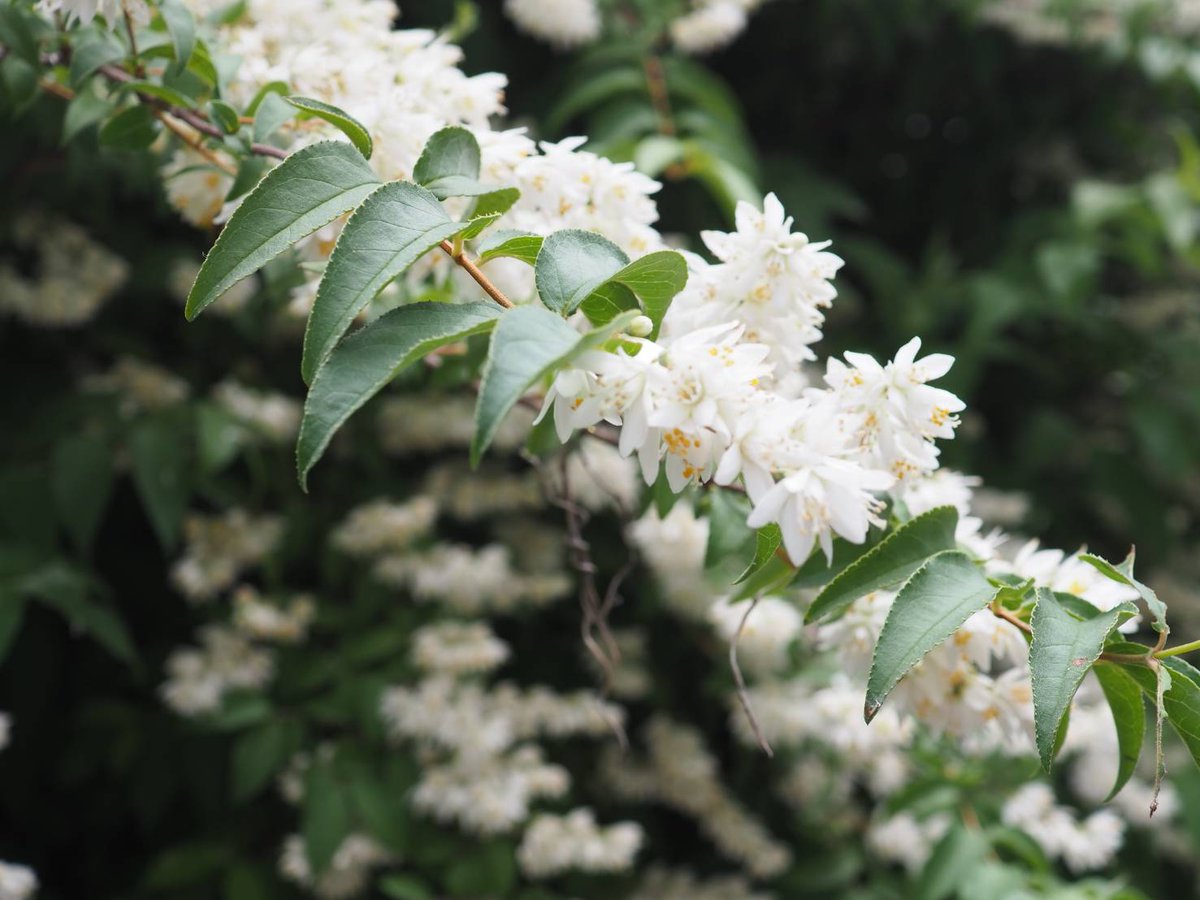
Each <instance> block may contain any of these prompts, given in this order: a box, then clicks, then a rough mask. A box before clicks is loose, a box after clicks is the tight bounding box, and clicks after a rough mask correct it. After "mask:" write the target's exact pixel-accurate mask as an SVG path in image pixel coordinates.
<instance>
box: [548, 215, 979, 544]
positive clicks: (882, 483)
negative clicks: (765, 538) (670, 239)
mask: <svg viewBox="0 0 1200 900" xmlns="http://www.w3.org/2000/svg"><path fill="white" fill-rule="evenodd" d="M791 224H792V223H791V219H789V218H787V217H786V216H785V214H784V211H783V208H782V206H781V205H780V204H779V202H778V200H777V199H776V198H775V197H774V196H768V197H767V198H766V201H765V202H764V211H763V212H761V213H760V212H758V211H756V210H754V209H753V207H751V206H750V205H749V204H747V203H742V204H740V205H739V207H738V213H737V226H738V227H737V231H736V232H733V233H730V234H717V233H708V234H706V235H705V241H706V243H707V244H708V245H709V247H710V249H712V250H713V252H714V253H715V254H716V255H717V257H718V258H719V259H721V260H722V261H721V262H719V263H716V264H712V265H709V264H707V263H704V262H703V261H702V260H699V259H693V260H692V262H691V271H692V276H691V281H690V286H689V287H688V288H687V289H686V290H685V291H684V293H683V294H681V295H680V296H679V297H678V298H677V300H676V302H675V304H673V305H672V307H671V309H670V311H669V312H668V314H667V317H666V320H665V321H664V323H663V329H662V336H661V337H660V339H659V340H658V341H650V340H647V339H639V338H629V339H628V341H627V342H626V343H625V346H624V347H622V348H620V349H619V350H618V351H617V352H615V353H605V352H592V353H587V354H584V355H583V356H581V357H580V358H579V359H578V361H577V363H576V366H575V367H574V368H571V369H567V370H564V371H562V372H560V373H559V374H558V375H557V377H556V378H555V381H554V384H553V386H552V387H551V390H550V392H549V393H548V395H547V397H546V405H545V407H544V412H546V413H552V414H553V417H554V424H555V427H556V429H557V431H558V434H559V437H560V438H561V439H563V440H566V439H567V438H568V437H569V436H570V435H571V434H572V433H573V432H574V431H576V430H579V429H588V428H591V427H593V426H595V425H596V424H598V423H600V422H608V423H610V424H613V425H619V426H621V432H620V443H619V448H620V451H621V453H622V454H624V455H627V456H630V455H636V457H637V459H638V461H639V463H640V466H641V470H642V475H643V477H644V478H645V480H646V481H647V483H653V482H654V481H655V480H656V479H657V477H658V475H659V471H660V466H661V467H662V471H663V472H664V474H665V476H666V478H667V481H668V483H669V484H670V486H671V488H672V489H673V490H676V491H679V490H681V489H682V488H683V487H684V486H686V485H688V484H691V483H697V482H699V483H703V482H707V481H714V482H716V483H717V484H720V485H732V484H734V483H735V482H737V481H739V480H740V481H741V482H742V483H744V485H745V488H746V491H747V493H748V494H749V496H750V499H751V501H752V502H753V504H754V509H753V512H752V513H751V515H750V517H749V519H748V520H747V521H748V524H749V525H750V526H752V527H755V528H760V527H762V526H764V525H767V524H771V523H776V524H778V525H779V526H780V529H781V531H782V534H783V542H784V546H785V547H786V549H787V552H788V555H789V556H791V558H792V560H793V561H794V562H795V563H796V564H800V563H802V562H803V561H804V560H806V559H807V558H808V556H809V554H810V553H811V552H812V550H813V548H814V547H815V546H818V545H819V546H820V548H821V550H822V551H823V552H824V554H825V555H826V557H831V555H832V552H833V549H832V546H833V538H834V536H839V537H842V538H844V539H845V540H848V541H850V542H852V543H862V542H863V540H864V539H865V538H866V535H867V531H868V529H869V528H870V526H872V525H877V524H881V520H880V518H879V512H880V511H881V509H882V506H883V505H882V502H881V500H880V498H879V494H880V493H881V492H883V491H886V490H888V489H889V488H893V489H895V490H897V491H899V490H902V489H903V486H904V485H905V484H907V483H908V482H911V481H914V480H917V479H918V478H919V477H920V476H922V475H927V474H929V473H931V472H933V471H934V470H935V469H936V468H937V466H938V450H937V447H936V446H935V443H934V442H935V441H936V440H937V439H945V438H950V437H953V435H954V429H955V427H956V426H957V424H958V419H957V417H956V416H955V413H957V412H959V411H960V410H962V408H963V403H962V401H961V400H959V399H958V398H957V397H955V396H954V395H953V394H951V393H949V392H948V391H945V390H942V389H940V388H935V387H932V386H930V385H929V383H928V382H930V381H933V380H936V379H938V378H940V377H942V376H943V375H945V374H946V372H947V371H948V370H949V368H950V365H951V363H952V362H953V360H952V358H951V357H948V356H946V355H944V354H932V355H930V356H926V357H924V358H922V359H917V353H918V351H919V350H920V346H921V343H920V340H919V339H916V338H914V339H913V340H912V341H910V342H909V343H908V344H906V345H905V346H904V347H902V348H901V349H900V351H899V352H898V353H897V354H896V356H895V358H894V359H893V360H892V361H890V362H889V363H887V364H886V365H881V364H880V363H878V362H877V361H876V360H875V359H874V358H872V357H870V356H868V355H866V354H862V353H849V354H847V355H846V361H845V362H842V361H840V360H836V359H831V360H829V363H828V367H827V370H826V374H825V387H824V388H817V387H806V386H805V382H806V379H805V375H804V373H803V371H802V370H801V368H800V364H801V363H802V362H804V361H805V360H806V359H811V358H813V354H812V351H811V350H810V349H809V346H810V345H811V344H812V343H814V342H815V341H816V340H818V339H819V338H820V336H821V331H820V326H821V323H822V321H823V319H822V314H821V309H822V308H823V307H825V306H828V305H829V303H830V302H831V301H832V299H833V297H834V296H835V294H836V292H835V290H834V288H833V287H832V285H831V284H830V283H829V279H830V278H831V277H832V276H833V274H834V273H835V272H836V271H837V268H838V266H839V265H840V263H841V261H840V260H839V259H838V258H837V257H835V256H833V255H832V254H830V253H828V252H827V251H826V250H825V249H824V248H825V246H826V245H825V244H813V243H810V242H809V240H808V238H807V237H806V236H804V235H803V234H793V233H792V232H791ZM766 341H770V343H766Z"/></svg>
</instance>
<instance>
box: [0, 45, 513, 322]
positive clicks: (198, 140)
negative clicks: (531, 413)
mask: <svg viewBox="0 0 1200 900" xmlns="http://www.w3.org/2000/svg"><path fill="white" fill-rule="evenodd" d="M0 49H3V48H0ZM5 52H7V51H6V50H5ZM48 62H50V63H51V64H54V63H57V62H58V60H57V58H56V59H54V60H48ZM96 71H97V73H98V74H100V75H102V76H104V77H105V78H107V79H108V80H109V81H112V82H115V83H117V84H129V83H130V82H133V81H136V80H137V79H136V78H135V77H134V76H133V75H131V74H130V73H129V72H127V71H125V70H124V69H122V68H121V67H120V66H117V65H113V64H111V63H106V64H105V65H102V66H100V68H99V69H97V70H96ZM41 87H42V89H43V90H45V91H46V92H47V93H50V94H54V95H55V96H57V97H62V98H63V99H64V100H71V99H73V98H74V96H75V94H74V92H73V91H72V90H71V89H70V88H67V87H64V86H63V85H60V84H57V83H56V82H52V81H42V82H41ZM135 96H136V97H137V99H138V102H140V103H144V104H145V105H147V106H149V107H150V108H151V109H153V110H154V114H155V118H157V119H158V120H159V121H160V122H162V123H163V125H165V126H166V127H167V128H168V129H169V130H170V131H171V132H172V133H173V134H175V135H176V136H177V137H178V138H179V139H180V140H182V141H183V142H184V143H185V144H187V145H188V146H189V147H191V148H192V149H193V150H195V151H196V152H197V153H199V154H200V155H201V156H203V157H204V158H205V159H206V160H208V161H209V163H211V164H212V165H214V166H216V167H217V168H219V169H221V171H223V172H226V173H228V174H230V175H234V176H236V175H237V170H236V169H235V168H232V167H231V166H230V165H229V163H228V162H225V161H224V160H221V159H220V157H218V156H217V155H216V154H215V153H213V152H212V150H211V149H209V148H208V147H206V146H205V145H204V142H203V138H202V137H201V135H205V136H207V137H211V138H216V139H218V140H224V138H225V132H223V131H222V130H221V129H220V128H218V127H217V126H216V125H214V124H213V123H212V122H210V121H209V120H208V119H207V118H205V116H204V115H203V114H202V113H199V112H196V111H195V110H191V109H185V108H183V107H181V106H174V105H172V104H170V103H167V102H166V101H164V100H161V99H159V98H158V97H151V96H150V95H149V94H144V93H142V92H140V91H136V92H135ZM180 122H182V123H186V124H187V125H188V126H190V127H191V128H192V129H194V130H195V131H196V132H197V134H192V133H190V132H188V131H187V130H186V129H183V128H181V127H180V124H179V123H180ZM250 152H251V153H253V154H254V155H256V156H267V157H270V158H272V159H280V160H282V159H287V157H288V152H287V151H286V150H283V149H281V148H279V147H273V146H271V145H270V144H260V143H252V144H251V145H250ZM439 246H440V247H441V249H442V250H443V251H445V253H446V254H447V255H448V256H449V257H450V258H451V259H452V260H454V262H455V263H456V264H457V265H458V266H459V267H460V268H461V269H463V271H465V272H466V273H467V274H468V275H470V276H471V278H473V279H474V280H475V283H476V284H478V285H479V287H480V288H482V289H483V292H484V293H485V294H487V295H488V296H489V297H490V298H491V299H492V300H494V301H495V302H496V303H498V304H499V305H500V306H502V307H504V308H505V309H512V307H513V302H512V301H511V300H509V299H508V297H506V296H505V295H504V292H503V291H501V290H500V289H499V288H498V287H496V285H495V284H494V283H493V282H492V280H491V279H490V278H488V277H487V275H485V274H484V273H483V272H482V271H481V270H480V268H479V266H478V265H477V264H476V262H475V261H474V260H473V259H471V258H470V257H468V256H467V255H466V254H465V253H463V252H462V250H461V249H456V248H455V246H454V245H453V244H451V243H450V242H449V241H442V243H441V244H440V245H439Z"/></svg>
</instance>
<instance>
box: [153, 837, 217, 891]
mask: <svg viewBox="0 0 1200 900" xmlns="http://www.w3.org/2000/svg"><path fill="white" fill-rule="evenodd" d="M231 856H232V853H231V851H230V848H229V847H228V846H227V845H225V844H216V843H210V842H206V841H194V842H192V843H187V844H179V845H176V846H174V847H172V848H171V849H169V850H166V851H164V852H163V853H161V854H159V855H158V856H157V857H156V858H155V860H154V862H153V863H151V864H150V865H149V866H148V867H147V869H146V874H145V876H144V877H143V879H142V886H143V887H144V888H146V889H148V890H152V891H164V892H165V891H174V890H178V889H181V888H186V887H190V886H193V885H196V884H199V883H200V882H203V881H205V880H206V879H208V878H211V877H214V876H215V875H217V874H219V873H220V872H221V871H222V870H223V869H225V868H226V867H227V866H228V865H229V861H230V857H231Z"/></svg>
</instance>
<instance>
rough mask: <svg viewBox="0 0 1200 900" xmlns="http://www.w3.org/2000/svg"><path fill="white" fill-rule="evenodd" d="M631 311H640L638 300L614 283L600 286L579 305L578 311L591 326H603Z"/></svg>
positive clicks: (608, 282)
mask: <svg viewBox="0 0 1200 900" xmlns="http://www.w3.org/2000/svg"><path fill="white" fill-rule="evenodd" d="M631 309H636V310H638V311H639V312H640V311H641V309H642V307H641V305H640V304H639V303H638V298H637V297H636V296H634V293H633V291H631V290H630V289H629V288H627V287H625V285H623V284H617V283H616V282H614V281H607V282H605V283H604V284H602V285H600V287H598V288H596V290H594V291H592V293H591V294H589V295H588V298H587V299H586V300H584V301H583V302H582V303H580V304H579V311H580V312H582V313H583V314H584V315H585V316H587V319H588V321H589V322H591V323H592V324H593V325H605V324H607V323H608V322H611V321H612V320H613V319H615V318H616V317H617V316H619V315H621V313H623V312H627V311H629V310H631Z"/></svg>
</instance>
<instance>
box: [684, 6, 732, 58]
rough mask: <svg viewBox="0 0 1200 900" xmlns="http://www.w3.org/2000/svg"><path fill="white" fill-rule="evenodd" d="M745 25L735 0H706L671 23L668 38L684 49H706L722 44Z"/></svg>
mask: <svg viewBox="0 0 1200 900" xmlns="http://www.w3.org/2000/svg"><path fill="white" fill-rule="evenodd" d="M745 27H746V10H745V9H743V7H742V4H741V3H740V2H738V0H715V2H713V0H709V2H706V3H703V4H702V5H700V6H699V7H697V8H696V9H694V10H692V11H691V12H689V13H688V14H687V15H684V16H680V17H679V18H678V19H676V20H675V21H674V22H672V23H671V40H672V42H673V43H674V44H675V46H676V47H678V48H679V49H680V50H682V51H683V52H684V53H708V52H709V51H711V50H716V49H717V48H719V47H724V46H725V45H726V44H728V43H729V42H730V41H732V40H733V39H734V38H735V37H737V36H738V35H739V34H741V33H742V31H743V30H744V29H745Z"/></svg>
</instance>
